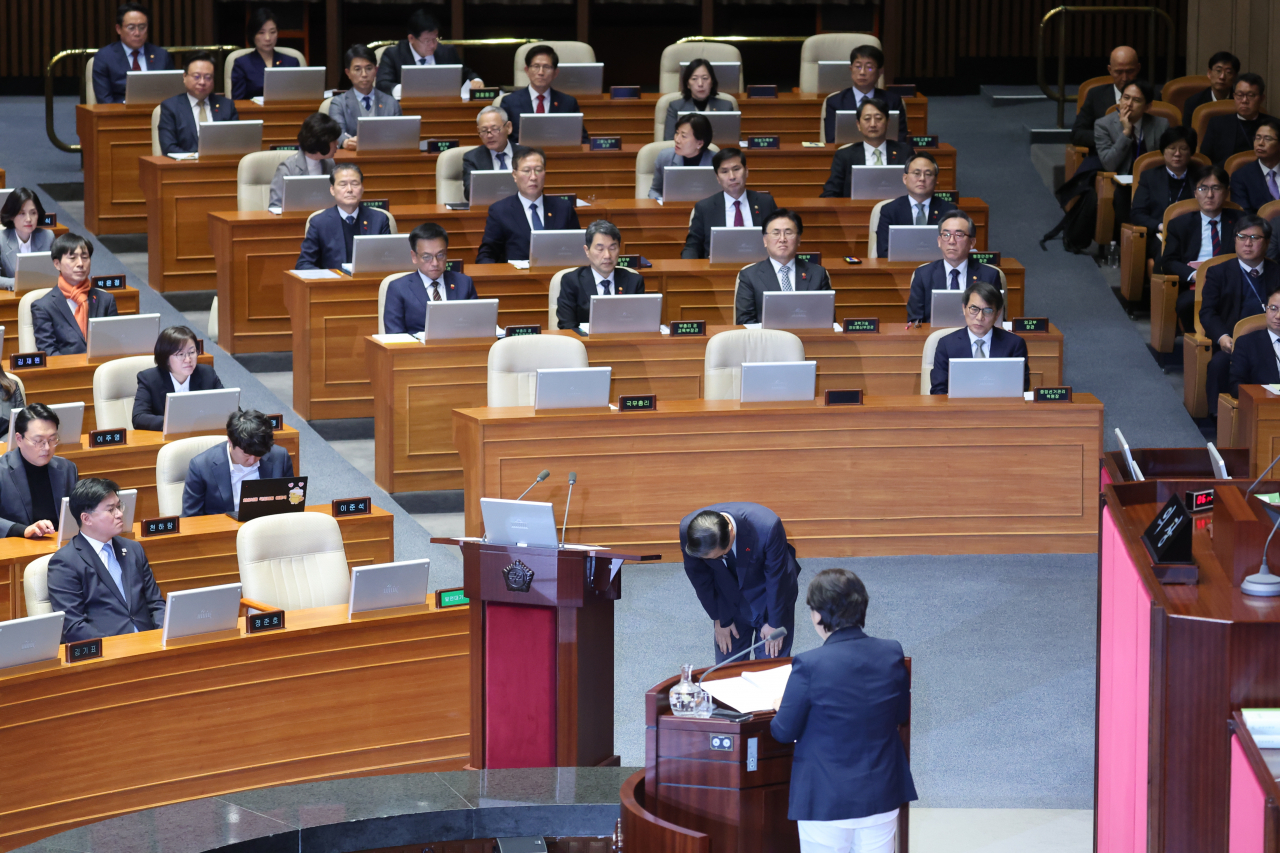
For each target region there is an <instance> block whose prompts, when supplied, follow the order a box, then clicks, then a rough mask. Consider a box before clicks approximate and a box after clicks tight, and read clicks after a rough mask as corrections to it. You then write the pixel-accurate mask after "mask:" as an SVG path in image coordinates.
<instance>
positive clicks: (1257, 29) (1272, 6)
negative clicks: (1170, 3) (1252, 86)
mask: <svg viewBox="0 0 1280 853" xmlns="http://www.w3.org/2000/svg"><path fill="white" fill-rule="evenodd" d="M1278 42H1280V2H1277V0H1187V73H1188V74H1203V73H1204V72H1205V66H1206V63H1208V61H1209V57H1210V56H1212V55H1213V54H1214V53H1216V52H1217V51H1219V50H1229V51H1231V52H1232V53H1234V54H1235V55H1236V56H1238V57H1240V70H1241V71H1252V72H1254V73H1255V74H1261V75H1262V78H1263V79H1264V80H1266V81H1267V90H1268V91H1267V95H1268V98H1267V101H1268V109H1267V112H1269V113H1271V114H1272V115H1275V114H1276V111H1277V110H1280V50H1277V51H1272V50H1270V49H1269V46H1270V45H1271V44H1273V43H1278Z"/></svg>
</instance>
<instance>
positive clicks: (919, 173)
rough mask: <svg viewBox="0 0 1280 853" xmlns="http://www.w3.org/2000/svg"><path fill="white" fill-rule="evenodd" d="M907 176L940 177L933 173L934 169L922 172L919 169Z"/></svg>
mask: <svg viewBox="0 0 1280 853" xmlns="http://www.w3.org/2000/svg"><path fill="white" fill-rule="evenodd" d="M907 174H908V175H910V176H911V177H913V178H934V177H937V175H938V173H937V172H935V171H933V170H932V169H926V170H925V171H920V170H919V169H916V170H915V171H914V172H908V173H907Z"/></svg>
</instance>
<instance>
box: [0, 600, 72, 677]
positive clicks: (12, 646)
mask: <svg viewBox="0 0 1280 853" xmlns="http://www.w3.org/2000/svg"><path fill="white" fill-rule="evenodd" d="M63 616H64V614H63V612H62V611H61V610H55V611H54V612H53V613H45V614H43V615H41V616H27V617H24V618H22V619H10V620H9V621H7V622H0V670H3V669H7V668H9V667H11V666H25V665H26V664H29V663H40V662H41V661H46V660H57V657H58V646H59V645H60V644H61V643H62V621H63Z"/></svg>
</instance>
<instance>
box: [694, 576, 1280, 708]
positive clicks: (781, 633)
mask: <svg viewBox="0 0 1280 853" xmlns="http://www.w3.org/2000/svg"><path fill="white" fill-rule="evenodd" d="M1276 580H1278V581H1280V578H1277V579H1276ZM785 636H787V629H786V628H774V629H773V632H772V633H770V634H769V636H767V637H764V638H762V639H761V640H760V642H758V643H756V644H755V645H754V646H747V648H745V649H743V650H742V651H740V652H738V653H737V654H736V655H734V656H733V657H727V658H725V659H724V660H722V661H720V663H718V664H716V665H715V666H713V667H711V669H709V670H707V671H706V672H704V673H702V675H701V676H699V677H698V686H699V687H701V686H702V682H703V681H704V680H706V677H707V676H708V675H710V674H711V673H713V672H715V671H716V670H717V669H719V668H720V667H722V666H724V665H725V664H727V663H732V662H733V661H735V660H737V659H738V658H740V657H742V656H743V655H745V654H747V653H748V652H750V651H751V650H752V649H758V648H760V647H761V646H763V645H764V644H765V643H767V642H769V641H770V640H781V639H782V638H783V637H785Z"/></svg>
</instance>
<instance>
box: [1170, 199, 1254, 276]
mask: <svg viewBox="0 0 1280 853" xmlns="http://www.w3.org/2000/svg"><path fill="white" fill-rule="evenodd" d="M1242 213H1243V212H1242V211H1239V210H1233V209H1231V208H1227V207H1224V208H1223V209H1222V210H1221V212H1220V214H1219V222H1218V228H1219V234H1220V235H1221V241H1220V243H1221V246H1220V248H1219V250H1218V254H1219V255H1228V254H1231V253H1232V252H1234V251H1235V250H1236V246H1235V240H1234V239H1231V237H1230V235H1232V234H1234V233H1235V227H1236V220H1237V219H1239V218H1240V216H1241V215H1242ZM1198 257H1200V211H1198V210H1193V211H1191V212H1190V213H1184V214H1182V215H1181V216H1175V217H1174V218H1173V219H1171V220H1169V233H1168V234H1166V235H1164V254H1163V255H1162V256H1161V257H1160V267H1161V269H1162V271H1163V272H1164V273H1166V274H1168V275H1176V276H1177V277H1178V280H1179V281H1182V282H1183V283H1185V282H1188V281H1190V280H1191V272H1192V270H1191V267H1190V266H1188V264H1190V263H1191V262H1193V261H1195V259H1196V258H1198Z"/></svg>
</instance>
